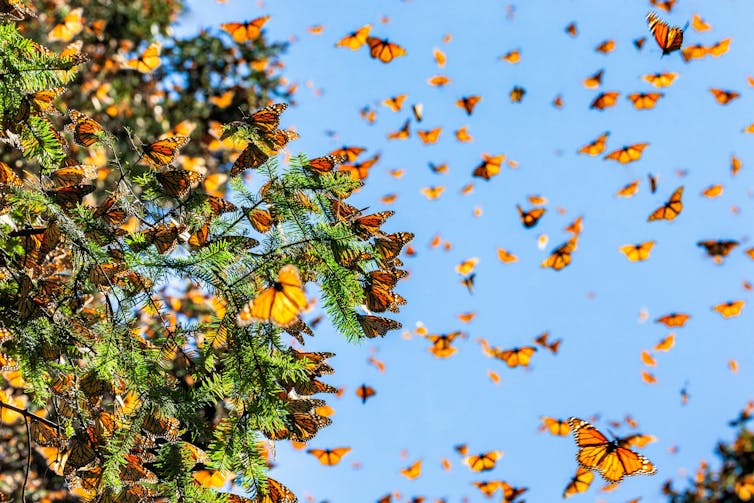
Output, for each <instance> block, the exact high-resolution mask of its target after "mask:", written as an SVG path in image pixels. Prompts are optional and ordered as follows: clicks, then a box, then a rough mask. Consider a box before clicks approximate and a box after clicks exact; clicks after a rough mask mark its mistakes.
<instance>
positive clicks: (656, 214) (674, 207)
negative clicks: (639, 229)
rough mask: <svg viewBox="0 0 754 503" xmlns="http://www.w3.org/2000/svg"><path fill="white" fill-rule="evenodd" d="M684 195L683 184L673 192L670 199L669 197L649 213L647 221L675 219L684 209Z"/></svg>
mask: <svg viewBox="0 0 754 503" xmlns="http://www.w3.org/2000/svg"><path fill="white" fill-rule="evenodd" d="M682 195H683V185H681V186H680V187H678V188H677V189H676V190H675V192H673V194H672V195H671V196H670V199H668V202H666V203H665V204H663V205H662V206H660V207H659V208H657V209H656V210H654V211H653V212H652V213H651V214H650V215H649V217H648V218H647V222H652V221H653V220H674V219H675V217H677V216H678V215H679V214H680V213H681V211H682V210H683V202H681V196H682Z"/></svg>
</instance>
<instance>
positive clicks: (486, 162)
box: [471, 154, 505, 180]
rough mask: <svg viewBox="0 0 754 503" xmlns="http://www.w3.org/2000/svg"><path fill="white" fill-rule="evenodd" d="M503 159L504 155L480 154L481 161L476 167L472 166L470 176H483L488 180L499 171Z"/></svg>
mask: <svg viewBox="0 0 754 503" xmlns="http://www.w3.org/2000/svg"><path fill="white" fill-rule="evenodd" d="M504 160H505V156H504V155H495V156H491V155H487V154H482V163H481V164H479V165H478V166H477V167H476V168H474V171H473V172H472V173H471V176H473V177H475V178H484V179H485V180H489V179H490V178H492V177H493V176H495V175H497V174H498V173H500V167H501V165H502V163H503V161H504Z"/></svg>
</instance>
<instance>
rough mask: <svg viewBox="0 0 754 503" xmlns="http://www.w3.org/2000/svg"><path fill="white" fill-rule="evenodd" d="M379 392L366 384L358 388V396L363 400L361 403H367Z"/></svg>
mask: <svg viewBox="0 0 754 503" xmlns="http://www.w3.org/2000/svg"><path fill="white" fill-rule="evenodd" d="M376 394H377V392H376V391H375V390H374V388H372V387H371V386H367V385H366V384H362V385H361V386H359V387H358V388H356V396H357V397H359V398H361V403H366V402H367V400H368V399H369V398H371V397H373V396H374V395H376Z"/></svg>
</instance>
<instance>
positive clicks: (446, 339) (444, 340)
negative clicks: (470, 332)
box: [425, 332, 463, 358]
mask: <svg viewBox="0 0 754 503" xmlns="http://www.w3.org/2000/svg"><path fill="white" fill-rule="evenodd" d="M461 335H463V332H451V333H449V334H439V335H438V334H430V335H425V337H426V338H427V339H429V341H430V342H432V346H430V348H429V352H430V353H432V354H433V355H435V356H436V357H437V358H449V357H451V356H453V355H454V354H455V353H456V352H457V351H458V348H456V347H454V346H453V345H452V344H453V341H454V340H455V339H456V338H457V337H459V336H461Z"/></svg>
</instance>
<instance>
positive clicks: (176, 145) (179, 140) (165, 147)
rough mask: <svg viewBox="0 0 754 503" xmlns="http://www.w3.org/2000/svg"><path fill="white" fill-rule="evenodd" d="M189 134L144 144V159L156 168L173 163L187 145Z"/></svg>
mask: <svg viewBox="0 0 754 503" xmlns="http://www.w3.org/2000/svg"><path fill="white" fill-rule="evenodd" d="M189 140H190V138H189V137H187V136H171V137H169V138H163V139H162V140H157V141H156V142H153V143H150V144H148V145H143V146H142V159H144V160H146V161H147V163H148V164H149V165H150V166H152V167H153V168H155V169H159V168H162V167H164V166H169V165H171V164H173V163H174V162H175V160H176V158H177V157H178V153H179V152H180V150H181V149H182V148H183V147H185V146H186V144H187V143H188V142H189Z"/></svg>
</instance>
